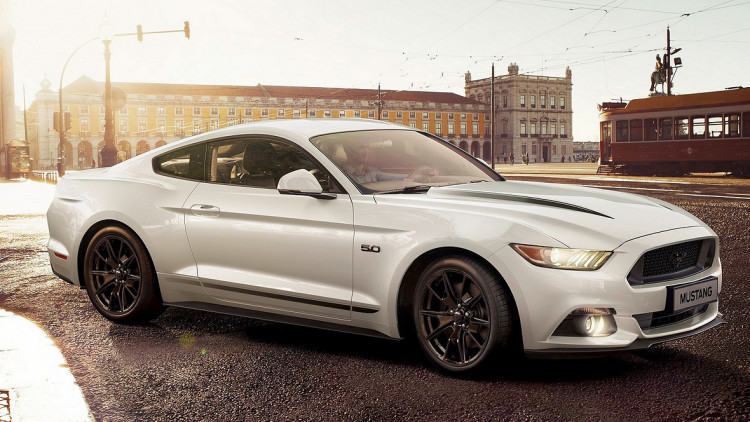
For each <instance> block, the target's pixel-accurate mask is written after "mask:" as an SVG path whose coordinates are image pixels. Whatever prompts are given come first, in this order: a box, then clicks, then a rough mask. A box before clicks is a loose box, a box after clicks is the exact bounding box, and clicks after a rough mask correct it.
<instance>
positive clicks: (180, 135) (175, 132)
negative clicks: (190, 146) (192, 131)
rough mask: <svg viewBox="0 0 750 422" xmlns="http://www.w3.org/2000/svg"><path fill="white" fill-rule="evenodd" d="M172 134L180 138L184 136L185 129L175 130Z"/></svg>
mask: <svg viewBox="0 0 750 422" xmlns="http://www.w3.org/2000/svg"><path fill="white" fill-rule="evenodd" d="M174 136H179V137H181V138H183V137H185V131H184V130H175V131H174Z"/></svg>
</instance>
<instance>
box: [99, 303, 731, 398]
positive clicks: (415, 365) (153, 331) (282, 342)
mask: <svg viewBox="0 0 750 422" xmlns="http://www.w3.org/2000/svg"><path fill="white" fill-rule="evenodd" d="M185 333H188V335H189V337H188V340H187V341H194V339H196V338H197V339H199V340H201V339H202V341H203V342H204V343H210V342H211V340H210V339H211V338H212V337H216V338H218V337H221V341H226V340H227V339H230V340H231V342H232V343H234V346H235V347H237V348H240V349H241V348H253V347H258V346H263V347H268V348H271V349H278V350H279V352H280V353H281V352H283V351H284V349H286V350H287V351H289V350H291V351H293V352H294V353H295V354H297V355H301V356H303V357H304V356H305V355H315V356H318V355H328V356H330V358H329V360H332V361H333V360H337V359H342V358H351V359H356V360H358V361H359V362H364V363H363V364H359V367H360V369H362V370H366V368H367V367H368V362H369V363H370V364H372V365H371V367H372V370H373V371H375V368H376V367H382V365H383V364H386V365H396V366H398V367H399V368H400V369H401V370H404V369H406V370H409V369H411V370H414V371H425V370H427V371H433V372H434V374H435V375H446V376H450V377H454V378H456V376H455V375H450V374H445V373H442V372H440V371H439V370H437V369H434V368H432V366H431V365H430V364H429V362H427V360H426V358H425V357H424V356H423V355H422V351H421V350H420V348H419V346H418V345H417V344H416V342H414V341H409V340H401V341H398V340H388V339H381V338H375V337H367V336H362V335H356V334H349V333H342V332H336V331H328V330H321V329H316V328H309V327H302V326H295V325H288V324H279V323H273V322H265V321H259V320H254V319H250V318H242V317H235V316H229V315H221V314H214V313H209V312H202V311H195V310H189V309H181V308H169V309H167V310H166V312H165V313H164V314H163V315H162V316H161V317H159V318H158V319H157V320H155V321H153V322H151V323H147V324H142V325H118V324H113V325H112V326H111V328H110V338H112V339H113V341H114V344H115V346H116V347H118V348H121V347H122V348H126V349H130V350H133V349H140V350H144V349H143V346H145V343H148V344H149V345H150V346H155V347H177V344H178V343H180V344H182V343H184V341H185V338H184V335H185ZM134 337H139V338H140V339H141V340H136V343H139V344H133V341H134ZM117 339H127V342H120V341H117ZM191 339H193V340H191ZM217 341H218V340H217ZM118 344H119V345H118ZM160 345H161V346H160ZM182 345H183V346H184V344H182ZM694 364H698V365H700V366H702V367H712V366H716V365H718V366H722V365H724V363H723V362H718V361H714V360H712V359H708V358H705V357H702V356H699V355H694V354H692V353H690V352H686V351H683V350H680V349H679V348H678V347H676V346H670V345H660V346H655V347H653V348H652V349H649V350H645V351H640V352H623V353H615V354H610V355H605V356H603V357H587V358H575V359H553V360H540V359H529V358H526V357H525V356H522V355H520V354H517V355H513V356H498V357H497V364H496V365H494V366H493V367H491V368H488V369H489V370H483V371H480V372H479V373H476V374H469V375H461V376H458V378H461V379H465V380H467V381H476V382H502V381H510V382H524V383H527V382H531V383H556V382H562V383H565V382H578V381H594V380H606V379H617V378H627V377H630V376H633V375H635V376H641V375H644V376H645V375H648V374H649V373H652V372H662V371H671V370H677V371H679V370H681V369H680V368H684V367H687V366H690V365H694ZM717 369H718V368H717ZM726 369H727V368H724V369H723V370H724V371H726Z"/></svg>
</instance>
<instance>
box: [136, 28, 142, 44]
mask: <svg viewBox="0 0 750 422" xmlns="http://www.w3.org/2000/svg"><path fill="white" fill-rule="evenodd" d="M136 35H137V36H138V41H139V42H143V27H142V26H141V25H138V26H136Z"/></svg>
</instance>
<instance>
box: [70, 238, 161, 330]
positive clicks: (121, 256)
mask: <svg viewBox="0 0 750 422" xmlns="http://www.w3.org/2000/svg"><path fill="white" fill-rule="evenodd" d="M84 283H85V285H86V290H87V292H88V295H89V299H91V302H92V303H93V305H94V307H95V308H96V310H97V311H99V313H101V314H102V315H104V316H105V317H107V318H108V319H111V320H113V321H116V322H136V321H142V320H147V319H151V318H153V317H155V316H157V315H159V314H160V313H161V311H162V309H163V307H162V303H161V298H160V295H159V293H158V289H157V286H156V277H155V273H154V270H153V267H152V264H151V260H150V258H149V256H148V254H147V253H146V248H145V246H144V245H143V242H141V240H140V239H138V238H137V237H136V236H135V235H134V234H133V233H131V232H130V231H129V230H125V229H122V228H120V227H107V228H104V229H102V230H100V231H99V232H98V233H96V234H95V235H94V237H93V238H92V239H91V242H90V243H89V246H88V248H87V249H86V255H85V258H84Z"/></svg>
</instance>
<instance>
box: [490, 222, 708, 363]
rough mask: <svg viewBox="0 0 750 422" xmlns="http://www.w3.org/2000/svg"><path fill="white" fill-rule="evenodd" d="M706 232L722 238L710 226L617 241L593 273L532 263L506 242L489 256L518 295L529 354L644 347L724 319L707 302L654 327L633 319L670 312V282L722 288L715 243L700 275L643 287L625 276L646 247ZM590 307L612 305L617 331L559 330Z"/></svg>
mask: <svg viewBox="0 0 750 422" xmlns="http://www.w3.org/2000/svg"><path fill="white" fill-rule="evenodd" d="M705 238H713V239H715V240H716V241H717V242H718V239H717V238H716V234H715V233H713V232H712V231H711V230H710V229H709V228H707V227H689V228H682V229H675V230H669V231H665V232H660V233H655V234H651V235H647V236H643V237H640V238H637V239H633V240H630V241H628V242H625V243H623V244H622V245H620V246H619V247H617V248H616V249H615V250H614V251H613V252H614V253H613V254H612V256H611V257H610V259H609V261H608V262H607V263H605V264H604V266H602V268H600V269H599V270H596V271H567V270H558V269H549V268H540V267H535V266H533V265H531V264H529V263H528V262H527V261H526V260H525V259H523V258H522V257H521V256H520V255H518V254H517V253H516V252H515V251H514V250H512V249H511V248H509V247H508V248H503V249H502V250H500V251H498V252H497V253H495V254H494V255H492V256H491V257H490V261H491V262H492V264H493V265H495V266H496V267H497V268H498V270H499V271H500V274H501V275H502V276H503V278H504V279H505V281H506V283H507V284H508V287H509V288H510V290H511V293H512V294H513V299H514V300H515V303H516V305H517V309H518V317H519V320H520V323H521V333H522V337H523V347H524V350H525V351H526V353H527V354H529V355H536V356H544V355H553V356H554V355H558V354H570V353H583V354H591V353H595V352H612V351H622V350H633V349H643V348H647V347H649V346H650V345H652V344H656V343H661V342H664V341H669V340H673V339H675V338H682V337H686V336H691V335H695V334H698V333H700V332H702V331H705V330H707V329H709V328H713V327H715V326H716V325H718V324H721V323H723V320H721V319H720V318H718V308H719V307H718V302H712V303H709V304H708V305H707V306H706V307H705V309H702V311H701V312H700V313H696V314H695V315H692V316H690V317H688V318H685V319H683V320H680V321H678V322H674V323H669V324H665V325H662V326H658V327H654V328H642V327H641V326H640V325H639V322H638V320H636V317H637V316H641V315H644V314H649V313H658V312H662V311H664V310H665V308H666V303H667V287H668V286H674V285H678V284H684V283H689V282H694V281H698V280H701V279H704V278H707V277H716V278H717V279H718V290H719V292H720V291H721V263H720V260H719V251H718V246H717V251H716V253H715V255H714V262H713V264H712V265H711V267H710V268H707V269H705V270H703V271H701V272H699V273H696V274H692V275H690V276H687V277H684V278H680V279H675V280H668V281H664V282H658V283H652V284H644V285H630V284H629V283H628V281H627V275H628V273H629V272H630V270H631V269H632V268H633V266H634V265H635V263H636V261H638V259H639V258H640V257H641V256H642V255H643V254H644V253H645V252H646V251H648V250H651V249H655V248H659V247H662V246H665V245H669V244H674V243H680V242H686V241H689V240H697V239H705ZM575 247H580V246H579V245H576V246H575ZM586 307H591V308H607V309H613V310H614V312H615V313H614V315H613V317H614V322H615V324H616V330H615V331H614V333H612V334H610V335H606V336H600V337H588V336H576V335H554V333H555V330H556V329H557V328H558V327H559V326H560V324H561V323H562V322H563V321H564V320H565V318H566V317H567V316H568V315H570V314H571V312H573V311H574V310H576V309H579V308H586Z"/></svg>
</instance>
